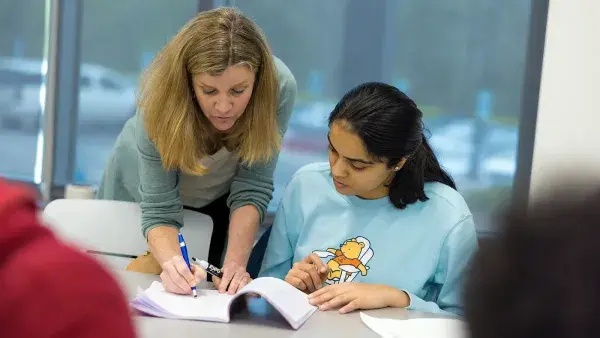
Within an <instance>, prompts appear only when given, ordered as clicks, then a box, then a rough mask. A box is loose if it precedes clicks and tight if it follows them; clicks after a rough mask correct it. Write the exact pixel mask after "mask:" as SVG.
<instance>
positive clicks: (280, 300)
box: [130, 277, 317, 329]
mask: <svg viewBox="0 0 600 338" xmlns="http://www.w3.org/2000/svg"><path fill="white" fill-rule="evenodd" d="M248 293H251V294H258V295H260V296H261V297H263V298H265V299H266V300H267V301H268V302H269V303H270V304H271V305H273V307H274V308H275V309H277V311H279V313H281V315H282V316H283V317H284V318H285V319H286V320H287V321H288V323H289V324H290V325H291V326H292V327H293V328H294V329H298V328H299V327H300V326H302V324H304V322H306V320H307V319H308V318H309V317H310V316H311V315H312V314H313V313H314V312H315V310H316V309H317V308H316V307H315V306H313V305H310V303H309V302H308V296H307V295H306V294H305V293H304V292H302V291H300V290H298V289H296V288H295V287H293V286H291V285H289V284H288V283H286V282H285V281H283V280H281V279H278V278H273V277H262V278H257V279H255V280H253V281H252V282H250V283H249V284H248V285H246V286H245V287H243V288H242V289H241V290H239V291H238V292H237V293H236V294H235V295H229V294H220V293H219V292H218V291H216V290H203V289H198V298H194V297H192V296H191V295H176V294H172V293H169V292H167V291H165V289H164V288H163V287H162V284H161V283H160V282H153V283H152V285H150V287H149V288H148V289H146V290H145V291H142V292H140V294H139V295H138V296H137V297H136V298H134V299H133V300H132V301H131V302H130V305H131V306H132V307H133V308H135V309H137V310H138V311H141V312H143V313H147V314H149V315H153V316H156V317H164V318H174V319H191V320H205V321H213V322H229V320H230V318H229V314H230V308H231V304H232V303H233V301H234V300H235V299H237V298H238V297H240V296H242V295H244V294H248Z"/></svg>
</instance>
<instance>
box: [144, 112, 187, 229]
mask: <svg viewBox="0 0 600 338" xmlns="http://www.w3.org/2000/svg"><path fill="white" fill-rule="evenodd" d="M135 129H136V142H137V150H138V170H139V172H138V174H139V176H140V185H139V193H140V196H141V202H140V208H141V211H142V233H143V234H144V237H148V232H149V231H150V230H151V229H152V228H155V227H157V226H160V225H168V226H172V227H175V228H181V227H182V226H183V204H182V203H181V199H180V198H179V189H178V187H179V172H178V171H174V170H165V169H164V168H163V166H162V161H161V158H160V154H159V153H158V150H156V147H155V146H154V143H153V142H152V141H151V140H150V139H149V138H148V134H147V133H146V128H145V126H144V117H143V112H138V113H137V116H136V128H135Z"/></svg>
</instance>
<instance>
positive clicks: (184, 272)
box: [160, 256, 206, 295]
mask: <svg viewBox="0 0 600 338" xmlns="http://www.w3.org/2000/svg"><path fill="white" fill-rule="evenodd" d="M191 267H192V270H191V271H190V269H189V268H188V266H187V264H185V261H184V260H183V257H181V256H173V258H171V259H170V260H168V261H166V262H164V263H163V265H162V269H163V271H162V273H161V274H160V280H161V281H162V285H163V288H165V290H167V291H168V292H172V293H178V294H184V295H186V294H191V293H192V286H195V285H196V284H198V283H200V281H202V280H204V279H206V271H204V270H202V268H200V267H199V266H197V265H195V264H192V265H191Z"/></svg>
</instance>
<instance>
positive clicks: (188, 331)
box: [113, 270, 440, 338]
mask: <svg viewBox="0 0 600 338" xmlns="http://www.w3.org/2000/svg"><path fill="white" fill-rule="evenodd" d="M113 272H114V274H115V276H116V278H117V279H118V281H119V282H120V283H121V286H122V287H123V290H124V291H125V293H126V295H127V298H128V299H133V297H135V295H136V294H137V290H138V287H140V288H142V289H145V288H147V287H149V286H150V284H151V283H152V282H153V281H156V280H159V278H158V276H153V275H146V274H141V273H137V272H130V271H123V270H113ZM199 288H207V289H208V288H212V284H209V283H207V282H203V284H201V285H199ZM365 312H366V313H368V314H369V315H371V316H374V317H381V318H394V319H408V318H423V317H440V316H439V315H435V314H428V313H419V312H413V311H406V310H403V309H391V308H387V309H379V310H370V311H365ZM134 322H135V325H136V328H137V330H138V335H139V337H140V338H154V337H156V338H159V337H160V338H165V337H177V338H185V337H210V338H221V337H236V338H239V337H244V338H252V337H260V338H272V337H296V338H298V337H300V338H302V337H307V338H317V337H318V338H320V337H325V338H338V337H340V338H341V337H343V338H352V337H379V336H378V335H377V334H375V333H374V332H373V331H371V330H370V329H369V328H368V327H367V326H366V325H364V324H363V322H362V321H361V319H360V316H359V312H353V313H348V314H344V315H340V314H338V313H337V312H336V311H326V312H321V311H318V310H317V311H316V312H315V313H314V314H313V315H312V316H311V317H310V318H309V319H308V321H307V322H306V323H304V325H302V326H301V327H300V329H298V330H293V329H292V328H291V327H290V326H289V325H288V324H287V322H286V321H285V319H283V317H281V316H280V315H279V314H278V313H276V312H275V311H274V310H273V309H272V308H271V307H270V305H269V304H267V303H266V301H265V300H263V299H249V300H248V306H247V309H245V310H243V311H242V312H241V313H237V314H234V315H233V316H232V318H231V322H230V323H213V322H203V321H187V320H174V319H164V318H154V317H146V316H135V318H134Z"/></svg>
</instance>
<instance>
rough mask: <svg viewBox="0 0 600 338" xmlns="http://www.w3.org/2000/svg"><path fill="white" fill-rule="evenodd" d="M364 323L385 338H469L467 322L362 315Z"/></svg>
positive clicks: (448, 319) (447, 319)
mask: <svg viewBox="0 0 600 338" xmlns="http://www.w3.org/2000/svg"><path fill="white" fill-rule="evenodd" d="M360 318H361V319H362V321H363V323H365V325H367V326H368V327H369V328H370V329H371V330H373V331H374V332H375V333H377V334H378V335H380V336H381V337H383V338H431V337H435V338H467V337H468V331H467V326H466V324H465V322H463V321H462V320H459V319H450V318H414V319H404V320H403V319H387V318H386V319H382V318H375V317H372V316H369V315H367V314H365V313H363V312H361V313H360Z"/></svg>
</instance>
